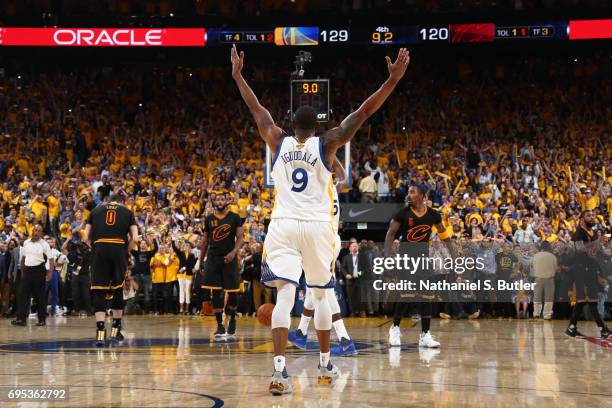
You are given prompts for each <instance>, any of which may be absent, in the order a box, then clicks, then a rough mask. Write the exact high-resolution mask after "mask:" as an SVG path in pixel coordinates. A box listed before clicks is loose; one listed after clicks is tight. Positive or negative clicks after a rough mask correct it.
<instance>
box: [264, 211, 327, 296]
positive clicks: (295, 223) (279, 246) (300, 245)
mask: <svg viewBox="0 0 612 408" xmlns="http://www.w3.org/2000/svg"><path fill="white" fill-rule="evenodd" d="M336 236H337V234H336V233H335V231H334V229H333V227H332V224H331V222H325V221H303V220H294V219H290V218H274V219H272V221H270V225H269V226H268V234H267V235H266V239H265V241H264V247H263V256H262V263H261V283H262V284H264V285H266V286H269V287H273V286H276V284H277V283H278V282H279V281H286V282H290V283H292V284H294V285H295V286H298V285H299V281H300V276H301V275H302V269H303V270H304V275H305V276H306V285H307V286H309V287H315V288H333V287H334V285H335V279H334V273H333V272H334V261H335V259H334V255H336V249H335V246H336Z"/></svg>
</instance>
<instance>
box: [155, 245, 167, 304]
mask: <svg viewBox="0 0 612 408" xmlns="http://www.w3.org/2000/svg"><path fill="white" fill-rule="evenodd" d="M166 255H167V254H166V250H165V247H164V245H160V247H159V250H158V252H157V253H156V254H155V255H154V256H153V257H152V258H151V268H152V269H151V282H152V284H153V294H152V296H153V310H154V311H155V314H156V315H158V314H160V313H162V314H163V313H164V311H165V308H164V306H161V307H160V300H159V299H160V297H161V298H162V302H161V305H165V290H166V289H165V287H166V266H167V265H168V257H167V256H166Z"/></svg>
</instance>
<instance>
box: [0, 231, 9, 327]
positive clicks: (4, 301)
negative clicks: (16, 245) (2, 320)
mask: <svg viewBox="0 0 612 408" xmlns="http://www.w3.org/2000/svg"><path fill="white" fill-rule="evenodd" d="M10 264H11V253H10V251H9V250H8V245H7V244H6V243H5V242H2V241H0V314H1V315H2V316H6V315H7V314H8V309H9V304H10V298H11V284H10V279H9V266H10Z"/></svg>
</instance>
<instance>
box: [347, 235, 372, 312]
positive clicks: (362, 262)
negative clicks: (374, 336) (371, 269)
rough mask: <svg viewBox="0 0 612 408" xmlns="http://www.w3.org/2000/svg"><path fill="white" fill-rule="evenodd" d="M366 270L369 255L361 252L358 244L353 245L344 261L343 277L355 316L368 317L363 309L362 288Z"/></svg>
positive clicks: (350, 306)
mask: <svg viewBox="0 0 612 408" xmlns="http://www.w3.org/2000/svg"><path fill="white" fill-rule="evenodd" d="M366 270H368V258H367V255H365V254H363V253H360V252H359V245H358V244H357V242H353V243H351V244H350V246H349V253H348V254H347V255H345V257H344V258H343V259H342V277H343V280H344V284H345V288H346V294H347V297H348V303H349V308H350V309H351V313H352V315H353V316H361V317H365V316H366V312H365V310H364V309H362V287H361V277H362V276H363V275H364V273H365V271H366ZM363 300H365V299H363Z"/></svg>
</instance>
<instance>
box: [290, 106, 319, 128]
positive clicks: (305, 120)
mask: <svg viewBox="0 0 612 408" xmlns="http://www.w3.org/2000/svg"><path fill="white" fill-rule="evenodd" d="M293 127H294V128H295V129H302V130H315V128H316V127H317V113H316V112H315V110H314V109H313V108H312V106H308V105H306V106H300V107H299V108H298V109H297V110H296V111H295V113H294V115H293Z"/></svg>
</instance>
